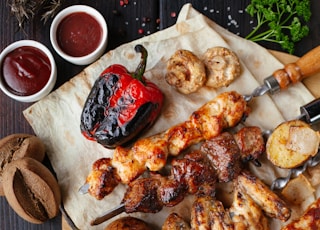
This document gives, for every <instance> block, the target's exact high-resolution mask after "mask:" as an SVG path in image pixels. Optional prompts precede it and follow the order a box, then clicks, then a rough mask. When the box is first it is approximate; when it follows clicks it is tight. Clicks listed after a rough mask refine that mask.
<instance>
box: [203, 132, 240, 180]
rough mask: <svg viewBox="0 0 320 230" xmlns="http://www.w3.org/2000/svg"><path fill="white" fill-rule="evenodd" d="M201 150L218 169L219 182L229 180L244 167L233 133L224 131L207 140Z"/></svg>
mask: <svg viewBox="0 0 320 230" xmlns="http://www.w3.org/2000/svg"><path fill="white" fill-rule="evenodd" d="M201 151H202V152H204V153H206V154H207V156H208V158H209V159H210V161H211V162H212V165H213V166H214V168H215V169H216V170H217V173H218V178H219V182H229V181H231V180H233V179H234V178H236V177H237V176H238V175H239V173H240V171H241V169H242V164H241V160H240V149H239V147H238V145H237V143H236V141H235V139H234V138H233V135H232V134H231V133H228V132H224V133H222V134H221V135H219V136H217V137H214V138H212V139H210V140H207V141H205V142H204V143H203V144H202V145H201Z"/></svg>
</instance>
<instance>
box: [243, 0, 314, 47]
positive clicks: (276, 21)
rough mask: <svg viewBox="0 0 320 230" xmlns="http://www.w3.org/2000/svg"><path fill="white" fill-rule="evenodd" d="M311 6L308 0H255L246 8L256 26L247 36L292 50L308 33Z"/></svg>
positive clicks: (250, 38)
mask: <svg viewBox="0 0 320 230" xmlns="http://www.w3.org/2000/svg"><path fill="white" fill-rule="evenodd" d="M310 7H311V6H310V1H309V0H252V1H251V3H250V4H249V5H248V6H247V7H246V12H247V13H248V14H249V15H250V16H251V17H254V18H255V19H256V20H257V26H256V27H255V28H254V29H253V30H252V31H251V33H250V34H248V35H247V36H246V37H245V38H246V39H248V40H252V41H255V42H259V41H267V42H274V43H277V44H279V45H280V46H281V47H282V49H284V50H286V51H288V52H289V53H293V52H294V46H295V43H296V42H298V41H300V40H301V39H302V38H304V37H305V36H307V35H308V33H309V27H308V25H307V23H308V22H309V21H310V18H311V9H310Z"/></svg>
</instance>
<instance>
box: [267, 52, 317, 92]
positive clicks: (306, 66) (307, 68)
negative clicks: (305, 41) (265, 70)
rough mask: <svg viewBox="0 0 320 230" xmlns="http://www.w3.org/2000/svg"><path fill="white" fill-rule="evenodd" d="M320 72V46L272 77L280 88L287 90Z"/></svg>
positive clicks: (277, 71)
mask: <svg viewBox="0 0 320 230" xmlns="http://www.w3.org/2000/svg"><path fill="white" fill-rule="evenodd" d="M319 71H320V46H317V47H316V48H314V49H312V50H311V51H309V52H308V53H306V54H305V55H303V56H302V57H301V58H300V59H299V60H297V61H296V62H294V63H290V64H287V65H285V66H284V68H283V69H279V70H276V71H275V72H274V73H273V74H272V76H273V77H274V78H275V79H276V80H277V81H278V83H279V85H280V88H281V89H284V88H287V87H288V86H289V85H290V84H291V83H296V82H299V81H302V80H303V79H304V78H306V77H309V76H312V75H314V74H316V73H318V72H319Z"/></svg>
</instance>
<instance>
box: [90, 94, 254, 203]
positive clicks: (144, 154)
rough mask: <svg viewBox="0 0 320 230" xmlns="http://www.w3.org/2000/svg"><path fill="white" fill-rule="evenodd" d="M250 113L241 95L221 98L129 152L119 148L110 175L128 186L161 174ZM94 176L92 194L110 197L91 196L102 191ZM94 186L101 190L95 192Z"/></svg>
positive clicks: (148, 138) (91, 177)
mask: <svg viewBox="0 0 320 230" xmlns="http://www.w3.org/2000/svg"><path fill="white" fill-rule="evenodd" d="M249 111H250V109H249V108H248V107H247V103H246V101H245V100H244V98H243V96H242V95H240V94H238V93H237V92H235V91H231V92H225V93H222V94H219V95H218V96H217V97H216V98H214V99H213V100H212V101H209V102H208V103H206V104H204V105H203V106H202V107H201V108H199V109H198V110H197V111H195V112H193V114H192V115H191V116H190V118H189V120H187V121H185V122H183V123H181V124H178V125H176V126H173V127H172V128H170V129H168V130H166V131H164V132H163V133H160V134H156V135H154V136H150V137H147V138H144V139H140V140H138V141H137V142H136V143H135V144H134V145H133V146H132V147H131V148H129V149H126V148H123V147H121V146H119V147H117V148H116V149H115V151H114V153H113V158H112V159H111V161H110V162H111V167H113V168H114V170H109V171H111V172H112V173H113V175H114V177H115V179H114V180H115V181H118V182H119V183H124V184H128V183H130V182H131V181H133V180H135V179H136V178H138V177H139V176H140V175H142V174H143V172H145V171H146V170H147V169H149V170H150V171H159V170H160V169H162V168H163V167H164V166H165V164H166V161H167V158H168V156H169V155H172V156H177V155H178V154H180V153H181V151H182V150H185V149H186V148H188V147H190V146H191V145H193V144H195V143H199V142H200V141H203V140H209V139H211V138H213V137H216V136H218V135H219V134H220V133H221V132H222V130H224V129H226V128H230V127H234V126H235V125H237V124H238V123H239V122H240V121H241V119H242V118H243V117H245V116H247V115H248V113H249ZM98 161H99V160H98ZM109 166H110V165H109ZM90 174H95V172H90ZM90 174H89V176H88V178H87V180H86V182H87V183H88V184H89V185H90V187H91V189H89V193H90V194H91V195H92V196H94V197H96V198H97V199H101V197H102V196H105V195H107V194H103V195H102V194H97V193H96V192H94V193H91V191H97V190H98V189H99V184H98V183H97V182H94V181H92V180H94V176H92V175H90ZM104 184H107V182H105V183H104ZM93 186H97V187H98V188H93ZM115 186H116V184H115V183H114V184H110V186H109V188H108V189H105V191H109V193H111V192H112V190H113V189H114V188H115Z"/></svg>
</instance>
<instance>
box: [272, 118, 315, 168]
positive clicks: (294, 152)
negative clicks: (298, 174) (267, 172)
mask: <svg viewBox="0 0 320 230" xmlns="http://www.w3.org/2000/svg"><path fill="white" fill-rule="evenodd" d="M319 142H320V135H319V132H316V131H314V130H313V129H312V128H311V127H310V126H309V125H308V124H307V123H305V122H303V121H300V120H292V121H287V122H284V123H282V124H280V125H279V126H278V127H277V128H276V129H275V130H274V132H273V133H272V134H271V136H270V137H269V139H268V141H267V146H266V151H267V157H268V159H269V160H270V161H271V162H272V163H273V164H274V165H275V166H278V167H280V168H295V167H297V166H300V165H301V164H303V163H304V162H305V161H306V160H308V159H309V158H310V157H312V156H314V155H316V153H317V152H318V147H319Z"/></svg>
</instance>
